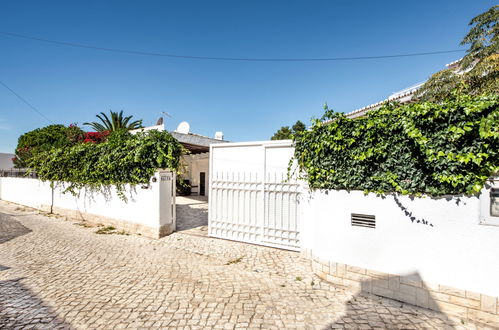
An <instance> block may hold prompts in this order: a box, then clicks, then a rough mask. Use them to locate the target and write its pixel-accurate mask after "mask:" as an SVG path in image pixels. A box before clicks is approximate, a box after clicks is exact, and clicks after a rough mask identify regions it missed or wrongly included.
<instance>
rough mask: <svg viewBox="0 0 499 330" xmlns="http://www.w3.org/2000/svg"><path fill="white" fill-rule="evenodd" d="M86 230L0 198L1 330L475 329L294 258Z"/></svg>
mask: <svg viewBox="0 0 499 330" xmlns="http://www.w3.org/2000/svg"><path fill="white" fill-rule="evenodd" d="M95 231H96V228H91V227H90V228H87V227H86V226H84V225H82V224H81V223H77V222H75V221H73V220H68V219H64V218H61V217H54V216H52V217H47V216H45V215H42V214H39V212H37V211H34V210H31V209H27V208H23V207H19V206H16V205H14V204H8V203H5V202H2V201H0V328H9V329H10V328H14V329H16V328H18V329H21V328H22V329H30V328H37V329H57V328H71V329H97V328H102V329H113V328H114V329H120V328H144V329H145V328H181V329H204V328H218V329H235V328H238V329H247V328H252V329H258V328H265V329H285V328H286V329H294V328H298V329H330V328H347V329H375V328H377V329H423V328H424V329H452V328H459V329H473V328H475V327H474V326H473V325H471V324H462V323H461V321H460V320H454V319H448V318H447V317H446V316H445V315H442V314H439V313H436V312H433V311H430V310H426V309H421V308H417V307H413V306H408V305H404V304H402V303H398V302H394V301H391V300H388V299H382V298H377V297H374V296H353V295H352V294H351V293H349V292H348V291H345V290H343V289H340V288H335V287H333V286H330V285H329V284H327V283H325V282H322V281H320V280H319V279H318V278H316V277H314V276H311V275H310V274H311V269H310V265H309V262H308V261H307V260H304V259H303V258H301V257H300V255H299V254H298V253H295V252H288V251H283V250H277V249H271V248H266V247H260V246H254V245H248V244H243V243H238V242H231V241H225V240H219V239H213V238H208V237H199V236H193V235H186V234H182V232H179V233H174V234H173V235H170V236H168V237H165V238H163V239H160V240H152V239H147V238H144V237H141V236H136V235H130V236H127V235H116V234H113V235H99V234H96V233H95Z"/></svg>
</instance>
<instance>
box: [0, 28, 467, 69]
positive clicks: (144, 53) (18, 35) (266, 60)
mask: <svg viewBox="0 0 499 330" xmlns="http://www.w3.org/2000/svg"><path fill="white" fill-rule="evenodd" d="M0 34H3V35H7V36H11V37H15V38H23V39H29V40H36V41H42V42H46V43H51V44H56V45H60V46H69V47H76V48H86V49H93V50H100V51H107V52H114V53H123V54H131V55H143V56H157V57H170V58H184V59H195V60H214V61H247V62H324V61H354V60H373V59H383V58H397V57H412V56H425V55H436V54H447V53H457V52H463V51H464V50H463V49H454V50H441V51H434V52H423V53H405V54H395V55H377V56H357V57H326V58H251V57H211V56H194V55H177V54H166V53H155V52H145V51H138V50H127V49H118V48H107V47H99V46H92V45H85V44H80V43H74V42H66V41H57V40H51V39H44V38H38V37H33V36H28V35H23V34H17V33H11V32H3V31H0Z"/></svg>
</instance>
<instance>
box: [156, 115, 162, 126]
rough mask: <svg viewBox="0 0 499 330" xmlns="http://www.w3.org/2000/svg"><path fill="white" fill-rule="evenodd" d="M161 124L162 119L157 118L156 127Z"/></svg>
mask: <svg viewBox="0 0 499 330" xmlns="http://www.w3.org/2000/svg"><path fill="white" fill-rule="evenodd" d="M162 124H163V117H159V119H158V121H157V122H156V126H157V125H162Z"/></svg>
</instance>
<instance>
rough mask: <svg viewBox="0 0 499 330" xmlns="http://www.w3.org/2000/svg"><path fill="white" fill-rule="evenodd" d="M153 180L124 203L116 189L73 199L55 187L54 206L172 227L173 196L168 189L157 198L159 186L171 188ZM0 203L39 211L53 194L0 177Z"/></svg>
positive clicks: (33, 182) (43, 186)
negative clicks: (4, 202) (6, 202)
mask: <svg viewBox="0 0 499 330" xmlns="http://www.w3.org/2000/svg"><path fill="white" fill-rule="evenodd" d="M170 175H172V174H171V173H170ZM155 178H156V181H155V182H153V181H151V183H150V184H149V186H147V188H146V189H142V188H141V186H136V187H135V188H130V187H128V188H127V189H126V192H125V195H126V197H127V198H128V200H127V201H126V202H125V201H123V200H122V199H120V198H119V197H118V195H117V193H116V189H115V188H111V189H110V190H109V192H108V193H106V194H104V193H101V192H90V191H86V190H82V191H80V193H79V195H78V196H73V195H72V194H71V193H63V192H62V191H63V188H62V187H60V186H57V187H56V188H55V189H54V195H53V198H54V199H53V206H54V207H59V208H63V209H67V210H78V211H80V212H82V213H89V214H94V215H99V216H104V217H108V218H113V219H118V220H125V221H127V222H131V223H136V224H140V225H144V226H148V227H151V228H159V227H161V226H163V225H165V224H171V223H172V222H173V221H174V214H172V212H171V208H170V207H169V206H171V203H172V200H171V198H172V196H167V194H166V193H167V192H168V191H169V190H171V189H169V190H168V189H167V190H164V189H165V188H164V187H163V194H160V185H165V186H166V185H169V184H170V185H171V181H170V182H166V181H162V180H161V177H160V173H156V174H155ZM0 199H2V200H5V201H9V202H14V203H17V204H21V205H26V206H30V207H33V208H37V209H40V208H43V207H44V206H45V207H46V206H50V205H51V202H52V190H51V188H50V184H49V183H48V182H41V181H40V180H37V179H29V178H3V177H2V178H0Z"/></svg>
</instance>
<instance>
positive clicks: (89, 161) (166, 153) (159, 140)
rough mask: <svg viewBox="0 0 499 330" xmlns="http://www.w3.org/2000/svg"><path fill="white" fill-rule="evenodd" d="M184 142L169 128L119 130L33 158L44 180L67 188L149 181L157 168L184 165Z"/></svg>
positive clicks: (122, 185)
mask: <svg viewBox="0 0 499 330" xmlns="http://www.w3.org/2000/svg"><path fill="white" fill-rule="evenodd" d="M184 151H185V150H184V148H183V147H182V145H181V144H180V143H179V142H178V141H177V140H176V139H175V138H174V137H173V136H171V134H169V133H168V132H165V131H156V130H151V131H147V132H141V133H137V134H135V135H131V134H130V133H128V132H127V131H126V130H125V131H115V132H112V133H111V134H109V136H107V137H106V140H105V141H104V142H102V143H96V142H92V141H90V142H82V143H78V144H76V145H73V146H68V147H57V148H52V149H51V150H49V151H47V152H44V153H40V154H38V155H37V156H35V157H33V158H32V159H31V160H30V161H29V164H28V165H29V167H30V168H31V169H33V170H35V171H36V172H37V174H38V177H39V178H40V179H42V180H44V181H52V182H56V181H58V182H64V183H65V184H66V185H67V190H69V191H72V192H75V191H76V189H80V188H82V187H87V188H92V187H93V188H96V189H98V188H101V187H104V186H109V185H113V186H115V187H116V188H117V190H118V193H120V192H122V191H123V189H124V186H125V185H126V184H130V185H136V184H144V183H149V180H150V179H151V177H152V176H153V175H154V172H155V171H156V170H157V169H162V168H164V169H166V168H168V169H171V170H173V171H178V170H179V169H180V156H181V154H182V153H183V152H184Z"/></svg>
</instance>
